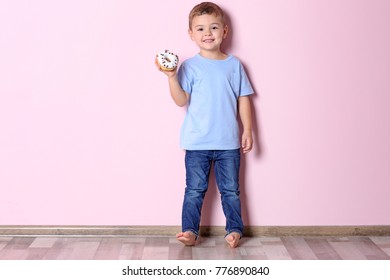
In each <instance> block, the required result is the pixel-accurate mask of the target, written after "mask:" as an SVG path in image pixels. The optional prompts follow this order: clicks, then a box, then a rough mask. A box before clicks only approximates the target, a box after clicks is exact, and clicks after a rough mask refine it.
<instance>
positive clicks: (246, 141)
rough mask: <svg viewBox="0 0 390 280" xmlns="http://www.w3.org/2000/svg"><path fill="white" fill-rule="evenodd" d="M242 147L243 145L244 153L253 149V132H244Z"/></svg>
mask: <svg viewBox="0 0 390 280" xmlns="http://www.w3.org/2000/svg"><path fill="white" fill-rule="evenodd" d="M241 147H242V152H243V153H244V154H246V153H249V152H250V151H251V150H252V147H253V138H252V133H250V132H249V133H246V132H244V133H243V134H242V140H241Z"/></svg>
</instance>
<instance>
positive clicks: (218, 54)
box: [199, 50, 228, 60]
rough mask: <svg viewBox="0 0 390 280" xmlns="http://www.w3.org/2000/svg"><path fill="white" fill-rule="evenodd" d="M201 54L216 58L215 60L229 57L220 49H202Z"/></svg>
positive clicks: (205, 56)
mask: <svg viewBox="0 0 390 280" xmlns="http://www.w3.org/2000/svg"><path fill="white" fill-rule="evenodd" d="M199 54H200V56H202V57H204V58H208V59H214V60H224V59H226V58H227V57H228V55H227V54H225V53H223V52H221V51H220V50H219V51H205V50H200V52H199Z"/></svg>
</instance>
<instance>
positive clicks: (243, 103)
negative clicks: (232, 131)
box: [238, 96, 253, 154]
mask: <svg viewBox="0 0 390 280" xmlns="http://www.w3.org/2000/svg"><path fill="white" fill-rule="evenodd" d="M238 112H239V114H240V119H241V123H242V126H243V132H242V139H241V146H242V151H243V153H244V154H246V153H248V152H250V151H251V150H252V147H253V138H252V111H251V102H250V98H249V96H240V97H239V98H238Z"/></svg>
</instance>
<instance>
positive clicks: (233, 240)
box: [225, 232, 241, 248]
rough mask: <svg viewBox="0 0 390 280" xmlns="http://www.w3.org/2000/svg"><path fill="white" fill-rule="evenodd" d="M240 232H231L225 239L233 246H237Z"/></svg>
mask: <svg viewBox="0 0 390 280" xmlns="http://www.w3.org/2000/svg"><path fill="white" fill-rule="evenodd" d="M240 237H241V236H240V234H239V233H238V232H231V233H229V234H228V235H227V236H226V237H225V240H226V242H227V243H228V244H229V246H230V247H231V248H236V247H237V246H238V242H239V241H240Z"/></svg>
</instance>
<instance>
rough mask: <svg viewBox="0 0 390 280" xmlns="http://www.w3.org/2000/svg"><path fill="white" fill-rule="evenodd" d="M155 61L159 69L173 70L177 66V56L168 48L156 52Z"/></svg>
mask: <svg viewBox="0 0 390 280" xmlns="http://www.w3.org/2000/svg"><path fill="white" fill-rule="evenodd" d="M156 61H157V63H158V64H159V66H160V68H161V70H163V71H173V70H175V69H176V67H177V64H178V62H179V57H178V56H177V55H176V54H174V53H172V52H170V51H169V50H165V51H162V52H159V53H158V54H157V56H156Z"/></svg>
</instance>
